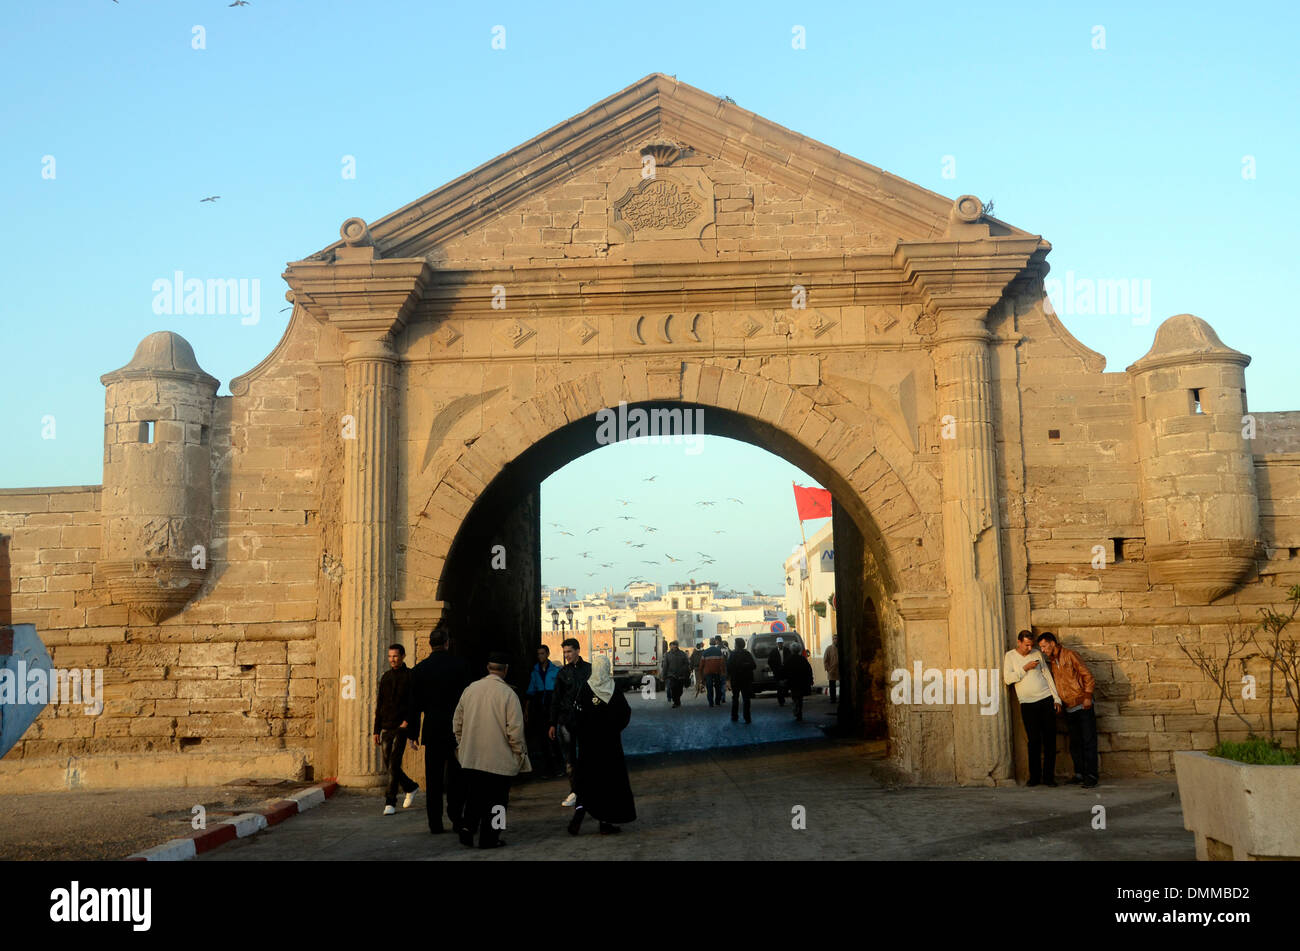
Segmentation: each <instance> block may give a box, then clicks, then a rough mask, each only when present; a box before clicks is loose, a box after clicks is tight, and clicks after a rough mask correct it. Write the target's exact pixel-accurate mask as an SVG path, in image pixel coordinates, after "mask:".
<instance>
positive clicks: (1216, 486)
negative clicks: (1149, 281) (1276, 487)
mask: <svg viewBox="0 0 1300 951" xmlns="http://www.w3.org/2000/svg"><path fill="white" fill-rule="evenodd" d="M1249 363H1250V357H1248V356H1247V355H1246V354H1244V353H1239V352H1237V351H1236V350H1233V349H1232V348H1231V347H1228V346H1225V345H1224V343H1223V341H1221V340H1220V339H1219V336H1218V334H1216V333H1215V332H1214V328H1212V327H1211V326H1210V325H1209V324H1207V323H1206V322H1205V321H1203V320H1201V319H1200V318H1199V317H1193V316H1192V315H1191V314H1179V315H1178V316H1176V317H1170V318H1169V319H1168V320H1166V321H1165V322H1164V323H1163V324H1161V325H1160V328H1159V329H1158V330H1157V331H1156V339H1155V343H1154V344H1153V345H1152V347H1151V350H1150V351H1149V352H1148V353H1147V354H1146V356H1144V357H1142V359H1140V360H1138V361H1137V362H1136V363H1134V364H1133V365H1132V366H1130V367H1129V368H1128V374H1129V378H1130V380H1131V381H1132V384H1133V392H1134V396H1135V397H1136V400H1135V402H1136V404H1137V413H1138V424H1137V434H1138V456H1139V459H1140V461H1141V468H1142V521H1143V526H1144V529H1145V533H1146V559H1147V563H1148V567H1149V572H1150V574H1149V577H1150V581H1151V582H1152V583H1153V584H1172V585H1173V586H1174V589H1175V592H1176V594H1177V596H1178V598H1179V600H1180V601H1181V602H1183V603H1191V604H1207V603H1209V602H1210V601H1213V600H1214V599H1215V598H1219V597H1222V596H1223V595H1224V594H1226V593H1227V592H1229V591H1231V590H1232V589H1233V588H1234V587H1235V586H1236V585H1238V584H1239V583H1241V582H1242V581H1244V580H1245V579H1246V578H1247V577H1248V576H1250V575H1251V574H1252V573H1253V571H1254V570H1255V567H1256V563H1257V562H1256V559H1257V557H1258V549H1259V499H1258V496H1257V495H1256V492H1255V467H1254V462H1253V459H1252V455H1251V444H1250V441H1249V438H1247V437H1248V435H1249V420H1247V419H1245V416H1246V375H1245V371H1246V366H1247V365H1248V364H1249Z"/></svg>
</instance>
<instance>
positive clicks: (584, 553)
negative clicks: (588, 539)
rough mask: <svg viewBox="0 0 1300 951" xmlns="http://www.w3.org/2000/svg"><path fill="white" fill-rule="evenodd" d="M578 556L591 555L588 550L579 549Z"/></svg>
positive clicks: (586, 556)
mask: <svg viewBox="0 0 1300 951" xmlns="http://www.w3.org/2000/svg"><path fill="white" fill-rule="evenodd" d="M578 557H579V558H590V557H591V552H589V551H580V552H578Z"/></svg>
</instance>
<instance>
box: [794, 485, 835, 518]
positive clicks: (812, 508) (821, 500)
mask: <svg viewBox="0 0 1300 951" xmlns="http://www.w3.org/2000/svg"><path fill="white" fill-rule="evenodd" d="M790 484H791V485H794V505H795V508H797V509H798V510H799V521H801V522H804V521H807V520H808V519H810V518H830V517H831V494H830V492H829V491H827V490H826V489H810V488H808V487H807V486H802V485H795V484H794V483H793V482H792V483H790Z"/></svg>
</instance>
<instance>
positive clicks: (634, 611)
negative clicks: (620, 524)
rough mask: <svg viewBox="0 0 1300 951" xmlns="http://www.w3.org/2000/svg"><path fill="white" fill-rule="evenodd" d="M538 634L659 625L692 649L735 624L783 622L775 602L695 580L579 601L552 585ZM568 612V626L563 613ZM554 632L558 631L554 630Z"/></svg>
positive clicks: (546, 591) (780, 606) (544, 599)
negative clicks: (633, 624) (558, 624)
mask: <svg viewBox="0 0 1300 951" xmlns="http://www.w3.org/2000/svg"><path fill="white" fill-rule="evenodd" d="M541 607H542V630H543V631H550V630H551V629H552V624H554V623H556V622H557V620H558V621H563V622H564V625H563V626H564V628H565V629H570V630H577V631H578V632H580V633H581V632H584V631H588V630H592V631H599V630H607V629H609V628H612V627H625V626H626V625H627V624H628V623H629V622H631V621H642V622H645V623H647V624H656V623H657V624H660V626H661V627H662V628H663V629H664V631H665V633H668V632H670V631H675V632H676V633H675V634H674V635H673V636H676V637H678V638H679V639H682V640H685V641H687V642H688V643H689V644H690V645H694V644H695V643H696V642H697V641H704V642H708V641H709V640H711V639H712V638H714V637H716V636H722V637H729V636H730V633H731V631H732V629H733V628H734V627H735V625H736V624H738V623H740V622H741V621H763V620H777V619H782V620H783V619H784V617H785V608H784V606H783V604H782V601H781V599H780V598H777V597H772V596H764V595H760V594H757V593H754V594H740V593H738V592H735V591H720V590H719V589H718V585H717V582H714V581H702V582H697V581H695V579H694V578H692V579H691V580H690V581H689V582H688V583H684V584H682V583H678V584H672V585H669V586H668V590H667V591H666V592H665V591H663V590H662V588H661V587H660V586H659V585H656V584H650V583H649V582H641V583H638V584H634V585H631V586H629V587H628V589H627V590H626V591H623V592H615V591H611V590H606V591H604V592H600V593H593V594H588V595H587V596H585V597H582V598H579V597H578V596H577V591H576V590H575V589H574V588H568V587H556V588H545V589H543V590H542V605H541ZM569 611H572V612H573V625H572V628H570V627H569V618H568V612H569ZM557 629H558V628H557Z"/></svg>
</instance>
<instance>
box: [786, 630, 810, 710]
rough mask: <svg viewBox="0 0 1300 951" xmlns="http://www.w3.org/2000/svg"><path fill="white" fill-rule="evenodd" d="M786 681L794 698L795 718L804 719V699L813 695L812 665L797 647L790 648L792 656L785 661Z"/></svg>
mask: <svg viewBox="0 0 1300 951" xmlns="http://www.w3.org/2000/svg"><path fill="white" fill-rule="evenodd" d="M785 680H786V683H787V684H788V685H789V687H790V696H791V697H793V698H794V718H795V719H796V720H802V719H803V698H804V697H806V696H808V694H810V693H812V686H813V672H812V664H810V663H808V658H807V657H804V656H803V651H801V650H799V648H798V647H797V646H792V647H791V648H790V656H789V657H787V658H786V661H785Z"/></svg>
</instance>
